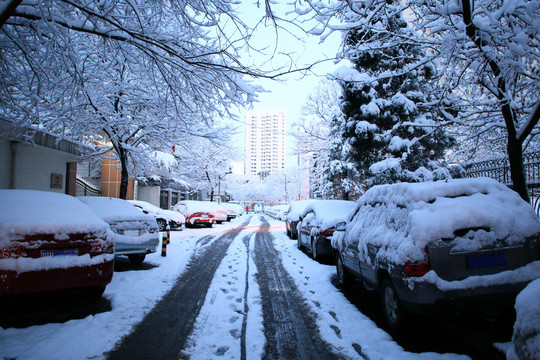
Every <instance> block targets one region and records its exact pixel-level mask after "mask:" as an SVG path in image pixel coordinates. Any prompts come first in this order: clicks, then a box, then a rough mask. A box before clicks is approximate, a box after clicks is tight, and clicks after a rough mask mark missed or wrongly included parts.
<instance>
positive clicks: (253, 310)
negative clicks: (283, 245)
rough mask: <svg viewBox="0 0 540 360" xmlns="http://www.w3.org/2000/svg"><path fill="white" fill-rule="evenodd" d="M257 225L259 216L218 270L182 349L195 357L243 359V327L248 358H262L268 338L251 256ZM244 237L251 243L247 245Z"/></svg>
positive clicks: (234, 242) (192, 357)
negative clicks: (191, 331)
mask: <svg viewBox="0 0 540 360" xmlns="http://www.w3.org/2000/svg"><path fill="white" fill-rule="evenodd" d="M258 225H260V220H259V217H258V216H254V217H252V218H251V222H250V224H249V226H248V227H246V229H245V230H244V231H242V232H241V233H240V234H239V235H238V236H237V237H236V238H235V239H234V241H233V242H232V244H231V246H230V247H229V249H228V251H227V254H226V255H225V258H223V260H222V262H221V265H220V266H219V267H218V269H217V271H216V274H215V276H214V279H213V280H212V284H211V285H210V289H209V290H208V293H207V295H206V299H205V302H204V305H203V307H202V309H201V312H200V313H199V316H198V317H197V320H196V322H195V327H194V330H193V333H192V335H191V336H190V337H189V339H188V341H187V342H188V346H187V347H186V349H185V350H184V351H183V353H184V354H186V355H189V357H190V359H192V360H197V359H201V360H209V359H223V358H227V359H240V358H241V352H240V349H241V343H240V341H241V335H242V330H244V331H245V333H246V334H248V335H247V338H246V357H247V358H248V359H261V358H262V355H263V351H264V343H265V337H264V327H263V326H262V322H263V316H262V307H261V295H260V292H259V286H258V284H257V268H256V267H255V263H254V262H253V258H252V254H253V253H254V238H255V233H254V230H256V229H257V228H258ZM244 239H247V240H248V241H249V244H247V245H246V244H244ZM246 246H249V253H248V248H247V247H246ZM248 254H249V256H248ZM244 321H245V323H244ZM244 326H245V328H244Z"/></svg>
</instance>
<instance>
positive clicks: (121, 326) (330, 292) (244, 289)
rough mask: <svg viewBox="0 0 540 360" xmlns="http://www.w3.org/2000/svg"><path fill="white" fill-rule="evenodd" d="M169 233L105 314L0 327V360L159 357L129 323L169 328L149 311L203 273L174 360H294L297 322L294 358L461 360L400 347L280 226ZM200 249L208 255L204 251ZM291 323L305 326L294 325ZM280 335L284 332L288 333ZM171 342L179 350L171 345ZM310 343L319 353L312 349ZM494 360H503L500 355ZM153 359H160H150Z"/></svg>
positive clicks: (258, 221)
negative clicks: (136, 349) (137, 351)
mask: <svg viewBox="0 0 540 360" xmlns="http://www.w3.org/2000/svg"><path fill="white" fill-rule="evenodd" d="M171 235H172V239H171V243H170V244H169V245H168V247H167V256H166V257H162V256H161V255H160V253H159V252H158V253H155V254H151V255H149V256H148V257H147V260H146V263H149V264H150V265H153V266H154V267H150V268H148V269H146V270H138V271H135V270H132V271H123V272H115V273H114V277H113V281H112V283H111V284H110V285H109V286H108V287H107V290H106V291H105V293H104V295H103V296H104V297H105V298H107V299H108V300H109V301H110V302H111V307H112V309H111V311H107V312H102V313H98V314H95V315H90V316H87V317H86V318H84V319H79V320H70V321H67V322H65V323H59V324H58V323H51V324H45V325H36V326H30V327H27V328H21V329H18V328H5V329H0V358H9V359H11V358H17V359H89V358H92V359H101V358H106V357H111V358H127V357H126V355H122V351H123V349H126V348H127V351H130V346H126V344H130V342H129V341H132V342H133V343H135V342H136V343H138V346H140V347H145V346H146V347H148V352H149V354H159V352H154V351H158V350H156V349H155V348H154V347H153V346H154V345H153V343H152V342H153V341H154V340H153V339H148V343H145V342H144V341H143V342H141V341H140V339H138V338H137V337H136V336H131V337H132V338H133V340H130V336H128V335H129V334H130V333H131V332H132V331H134V329H136V331H134V333H136V332H141V334H144V332H142V331H144V329H143V328H144V326H138V327H137V324H139V323H141V321H143V319H144V322H145V323H146V322H148V324H150V321H155V322H156V324H159V325H152V326H158V327H166V326H168V324H167V323H165V322H164V320H163V319H161V318H159V317H158V315H155V313H158V312H159V310H160V309H157V308H159V307H160V306H165V305H162V304H161V302H160V300H161V299H165V298H167V297H168V296H169V297H170V295H168V294H167V293H168V292H169V290H171V289H176V290H175V291H177V292H178V294H180V295H181V296H183V298H185V299H188V300H189V299H190V298H192V299H195V300H196V299H197V296H199V295H196V294H195V293H193V294H192V293H191V292H190V291H191V289H190V288H189V287H188V285H189V284H193V282H198V283H200V284H201V286H203V285H204V284H206V280H205V278H204V276H209V278H208V280H207V283H208V287H206V289H205V293H202V295H200V296H201V299H203V300H204V301H201V302H200V303H197V302H196V301H195V302H196V304H194V305H193V306H196V311H193V313H187V314H173V313H171V314H170V319H176V318H175V316H177V315H178V317H182V318H183V319H191V320H189V321H188V322H189V323H187V324H183V325H182V326H180V325H177V326H178V329H180V328H181V330H179V331H180V332H182V331H183V332H186V331H188V332H189V333H187V334H183V335H181V336H180V335H179V336H178V337H177V338H175V336H174V335H175V334H174V333H172V334H170V335H169V336H170V337H169V338H165V339H162V340H161V341H164V342H165V343H167V344H169V345H171V349H170V352H171V353H174V354H178V356H177V358H190V359H225V358H226V359H261V358H270V359H271V358H293V356H292V353H290V352H287V349H286V348H287V346H289V345H291V344H293V343H295V342H296V341H300V342H301V341H302V339H300V340H299V338H301V337H302V333H301V332H302V331H303V330H302V329H303V328H304V327H305V326H304V325H302V324H300V325H299V322H301V321H305V323H306V324H308V325H307V327H306V328H307V330H305V331H306V334H307V335H309V336H307V338H309V339H310V340H306V341H307V342H310V341H312V342H313V344H307V343H303V344H304V345H305V346H306V347H305V349H310V346H314V348H313V349H315V350H309V351H315V352H316V353H311V354H308V353H306V352H305V351H304V352H302V351H301V350H298V351H299V352H295V353H294V358H301V357H305V358H321V359H324V358H329V357H331V358H340V359H341V358H343V359H361V358H363V359H468V358H470V357H469V356H465V355H460V354H454V353H444V354H437V353H434V352H421V353H416V352H409V351H405V350H404V349H403V348H402V347H401V346H400V345H398V344H397V343H396V342H395V341H394V340H393V339H392V337H391V336H390V335H389V334H388V333H386V332H385V331H384V330H382V329H380V328H379V327H378V326H377V324H376V323H375V322H374V321H372V320H371V319H370V318H369V317H367V316H365V315H364V314H362V313H361V312H360V311H359V310H358V308H357V307H356V306H354V305H353V304H351V302H350V301H349V300H348V299H347V298H346V297H345V295H344V294H343V293H342V292H340V291H339V290H338V289H337V288H336V287H335V286H334V285H333V283H332V278H333V277H334V276H335V269H334V267H333V266H330V265H324V264H320V263H318V262H315V261H313V260H312V259H311V258H309V256H307V255H306V254H304V253H302V252H301V251H300V250H298V249H297V247H296V241H292V240H290V239H289V238H288V237H287V236H286V234H285V226H284V223H283V222H281V221H277V220H272V219H270V218H268V217H264V216H263V215H260V216H259V215H257V214H255V215H251V214H250V215H248V216H246V215H244V216H243V217H240V218H237V219H235V220H233V221H231V222H230V223H225V224H223V225H216V226H214V228H209V229H206V228H204V229H185V230H184V231H179V232H172V233H171ZM266 243H268V244H271V245H273V248H271V247H268V248H264V246H265V244H266ZM207 250H212V254H209V253H210V251H207ZM218 250H219V251H222V255H219V254H218V252H219V251H218ZM214 252H215V254H214ZM273 252H275V254H277V256H276V257H275V259H272V258H271V257H267V258H266V259H265V258H262V256H263V254H264V255H268V254H271V253H273ZM210 255H212V256H214V257H213V258H220V261H216V262H217V263H216V264H214V265H215V267H214V268H212V266H211V265H212V264H210V263H205V261H209V260H206V259H207V258H205V257H204V256H210ZM257 256H259V258H257ZM197 259H202V260H203V261H199V263H200V264H199V265H198V263H197V261H196V260H197ZM208 259H209V257H208ZM264 260H271V261H274V260H275V263H274V265H272V264H271V261H268V264H267V262H266V261H264ZM188 264H189V266H188ZM198 266H201V267H205V269H206V271H207V273H208V275H201V276H200V279H198V278H197V277H196V276H194V277H193V280H189V279H190V274H191V275H197V274H198V273H195V271H196V270H197V269H198ZM271 266H276V269H277V270H276V273H279V271H280V270H279V268H281V267H282V269H285V271H286V273H288V275H289V276H290V278H289V280H290V283H291V284H294V285H292V287H291V289H283V288H280V286H281V285H276V284H279V283H280V281H282V282H283V279H281V280H280V279H278V281H273V280H272V279H269V277H271V276H274V275H272V274H270V272H269V270H268V269H269V268H270V267H271ZM261 267H262V268H261ZM179 279H183V280H182V281H179ZM285 280H287V279H285ZM289 280H287V281H289ZM189 281H192V282H191V283H190V282H189ZM285 282H286V281H285ZM285 285H286V284H285ZM285 285H283V286H285ZM183 286H185V288H183ZM204 286H206V285H204ZM287 286H288V285H287ZM266 287H270V289H268V288H266ZM280 292H281V293H285V295H286V296H285V297H284V298H283V299H284V300H279V299H277V295H276V294H279V293H280ZM171 293H172V291H171ZM166 295H167V296H166ZM180 295H178V296H177V297H180ZM174 296H176V295H174ZM296 298H298V299H300V301H299V304H288V305H286V306H284V307H286V309H275V307H276V304H278V303H279V301H285V302H286V301H293V300H292V299H296ZM178 302H179V303H180V302H181V300H178ZM157 304H159V305H158V306H156V305H157ZM179 306H180V305H179ZM182 306H183V305H182ZM295 306H298V307H295ZM186 309H187V307H186ZM295 309H300V310H295ZM280 310H281V312H283V313H284V314H285V315H283V316H290V318H289V319H288V320H287V319H286V318H285V319H284V318H279V319H278V318H277V317H279V316H281V315H279V314H276V312H279V311H280ZM285 310H286V311H285ZM269 311H272V314H269ZM291 313H294V314H291ZM287 314H289V315H287ZM147 315H148V316H147ZM154 315H155V316H154ZM293 315H294V316H293ZM145 316H147V317H146V318H145ZM274 317H276V318H274ZM297 317H298V319H300V318H302V319H304V320H298V319H297ZM152 318H154V319H153V320H152ZM269 319H274V320H275V323H270V320H269ZM310 321H311V322H314V323H315V324H316V326H315V327H314V328H312V329H309V322H310ZM278 323H279V326H278ZM152 324H153V323H152ZM175 326H176V324H175ZM186 329H187V330H186ZM283 329H288V330H283ZM299 329H300V330H299ZM159 330H162V329H156V332H158V333H159ZM281 331H288V334H289V335H286V334H287V333H285V332H284V333H281ZM310 331H311V333H309V332H310ZM284 334H285V336H284ZM291 334H292V335H291ZM134 335H136V334H134ZM182 336H184V338H182ZM287 336H288V337H289V339H288V338H287ZM137 339H138V340H137ZM317 339H319V340H317ZM509 340H510V339H508V341H509ZM177 345H178V346H181V347H180V348H174V346H177ZM318 347H321V349H322V348H324V349H322V350H318ZM131 350H133V349H131ZM164 351H165V350H164ZM294 351H296V350H294ZM324 351H327V353H325V352H324ZM329 354H332V355H329ZM167 356H169V355H167ZM501 356H504V355H503V353H502V352H501ZM139 358H145V356H144V355H141V357H139ZM154 358H162V357H160V356H158V355H156V357H154Z"/></svg>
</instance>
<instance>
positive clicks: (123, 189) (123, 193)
mask: <svg viewBox="0 0 540 360" xmlns="http://www.w3.org/2000/svg"><path fill="white" fill-rule="evenodd" d="M118 155H119V156H118V157H119V158H120V166H121V168H120V173H121V177H120V194H119V197H120V199H124V200H126V197H127V190H128V183H129V173H128V169H127V154H126V152H125V151H124V149H123V148H121V147H120V148H119V153H118Z"/></svg>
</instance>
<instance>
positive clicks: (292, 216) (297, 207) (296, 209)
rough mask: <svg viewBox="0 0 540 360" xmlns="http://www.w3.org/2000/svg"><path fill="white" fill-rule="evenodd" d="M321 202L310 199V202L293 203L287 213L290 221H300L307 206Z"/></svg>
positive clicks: (299, 201)
mask: <svg viewBox="0 0 540 360" xmlns="http://www.w3.org/2000/svg"><path fill="white" fill-rule="evenodd" d="M317 201H319V200H314V199H309V200H298V201H294V202H292V203H291V205H290V208H289V212H288V213H287V220H288V221H298V220H300V215H301V214H302V213H303V212H304V209H305V208H306V206H308V205H309V204H311V203H313V202H317Z"/></svg>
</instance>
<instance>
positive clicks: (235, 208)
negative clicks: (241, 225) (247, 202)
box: [221, 203, 242, 221]
mask: <svg viewBox="0 0 540 360" xmlns="http://www.w3.org/2000/svg"><path fill="white" fill-rule="evenodd" d="M221 206H222V207H224V208H225V209H226V210H227V221H231V220H232V219H235V218H236V217H237V216H240V215H241V214H242V206H240V205H238V204H232V203H221Z"/></svg>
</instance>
